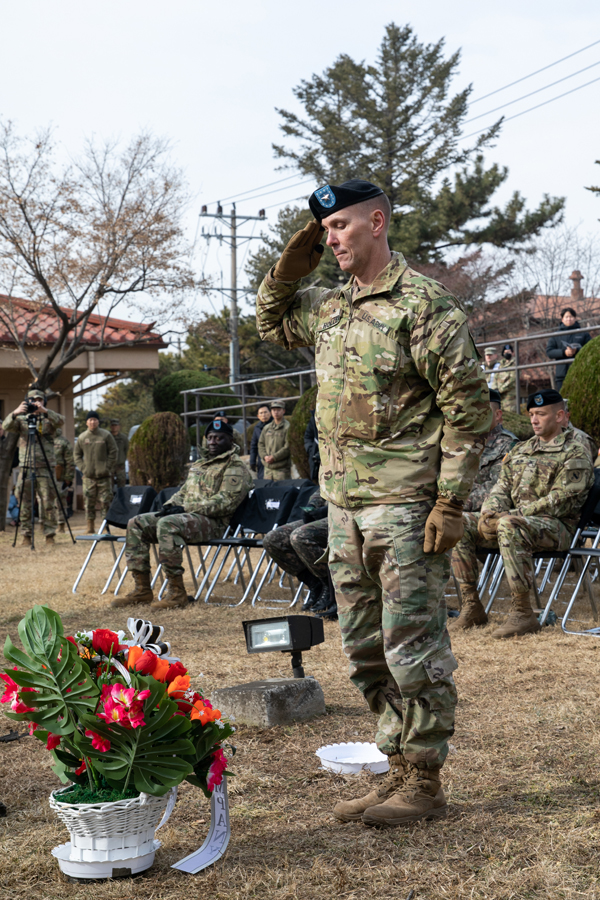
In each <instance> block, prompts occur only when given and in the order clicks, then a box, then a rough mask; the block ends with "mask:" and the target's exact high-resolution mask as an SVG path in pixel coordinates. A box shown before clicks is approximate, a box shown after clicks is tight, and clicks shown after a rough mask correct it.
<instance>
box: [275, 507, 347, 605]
mask: <svg viewBox="0 0 600 900" xmlns="http://www.w3.org/2000/svg"><path fill="white" fill-rule="evenodd" d="M327 536H328V528H327V503H326V502H325V500H322V499H321V495H320V493H319V491H318V490H315V492H314V493H313V494H311V496H310V499H309V501H308V506H307V507H306V510H305V513H304V518H303V519H298V520H297V521H295V522H289V523H288V524H287V525H281V526H280V527H279V528H276V529H275V530H274V531H270V532H269V533H268V534H265V536H264V537H263V547H264V548H265V550H266V551H267V553H268V554H269V556H270V557H271V559H272V560H274V561H275V562H276V563H277V565H278V566H279V568H280V569H283V571H284V572H287V573H288V574H289V575H293V576H294V577H295V578H297V579H298V580H299V581H301V582H302V583H303V584H305V585H306V586H307V588H309V590H310V593H309V595H308V597H307V599H306V600H305V602H304V604H303V606H302V609H303V610H308V609H311V610H313V612H322V613H323V614H324V615H325V614H326V616H327V618H330V617H331V618H333V617H334V616H336V615H337V607H336V608H335V609H333V605H334V604H335V597H331V596H330V590H329V577H328V575H329V570H328V564H327V557H325V559H324V560H321V557H323V556H324V554H325V551H326V549H327Z"/></svg>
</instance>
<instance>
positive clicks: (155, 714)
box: [0, 606, 235, 802]
mask: <svg viewBox="0 0 600 900" xmlns="http://www.w3.org/2000/svg"><path fill="white" fill-rule="evenodd" d="M130 621H133V620H130ZM146 624H147V625H150V624H151V623H146ZM18 631H19V636H20V638H21V641H22V643H23V647H24V648H25V652H23V651H21V650H19V649H18V648H17V647H15V646H14V644H13V643H12V641H11V639H10V637H7V638H6V642H5V645H4V655H5V657H6V659H7V660H8V661H9V662H10V663H13V664H14V669H8V670H7V671H6V674H1V673H0V678H1V679H2V680H3V681H4V684H5V689H4V695H3V696H2V697H1V698H0V702H1V703H3V704H7V705H9V706H10V710H11V711H10V712H8V711H7V712H6V715H7V716H8V717H9V718H11V719H15V720H16V721H22V720H27V721H29V723H30V726H29V727H30V733H32V734H34V735H35V737H36V738H38V739H39V740H41V741H43V742H44V743H45V744H46V748H47V749H48V750H49V751H50V752H51V753H52V756H53V757H54V762H55V765H54V766H53V771H54V772H55V773H56V774H57V775H58V777H59V778H60V780H61V781H62V782H63V783H65V784H66V783H68V782H74V783H75V784H76V785H79V786H80V787H81V788H82V789H83V788H88V791H86V795H87V796H89V797H90V799H86V801H85V802H94V800H93V799H91V798H92V797H98V799H105V798H106V799H108V797H107V794H110V795H111V796H110V799H111V800H112V799H117V796H120V797H126V796H132V795H136V794H138V793H142V792H144V793H147V794H152V795H154V796H162V795H163V794H165V793H166V792H167V791H168V790H169V789H170V788H172V787H174V786H175V785H178V784H180V783H181V782H182V781H184V780H186V781H189V782H190V783H191V784H194V785H196V786H198V787H199V788H201V789H202V791H203V792H204V794H205V795H206V796H207V797H210V796H211V794H212V791H213V789H214V787H215V786H216V785H218V784H221V782H222V780H223V775H224V774H226V775H228V774H231V773H230V772H227V759H226V757H225V753H224V750H223V747H224V744H225V741H226V740H227V738H228V737H230V735H231V734H232V733H233V731H234V729H233V727H232V726H231V725H230V724H229V723H228V722H227V721H222V720H221V713H220V711H219V710H218V709H213V708H212V706H211V704H210V702H209V701H208V700H206V699H205V698H203V697H202V696H201V694H199V693H198V692H197V691H194V690H193V689H192V688H191V686H190V676H189V675H188V673H187V669H186V668H185V667H184V666H183V664H182V663H181V662H179V661H177V662H169V661H168V660H167V659H164V658H163V657H162V656H161V655H159V654H160V649H159V647H156V645H152V646H155V648H156V649H158V650H159V653H156V652H154V651H153V650H151V649H147V648H144V647H140V646H135V645H134V646H127V645H125V644H123V643H122V640H123V637H124V632H119V633H118V634H117V633H115V632H113V631H109V630H108V629H104V628H99V629H97V630H96V631H93V632H79V633H77V634H76V635H75V636H74V637H65V635H64V631H63V625H62V622H61V619H60V616H59V615H58V614H57V613H56V612H54V610H51V609H49V608H48V607H46V606H34V607H33V608H32V609H30V610H29V612H28V613H27V614H26V616H25V618H24V619H22V620H21V622H20V623H19V626H18ZM130 643H131V642H130ZM162 646H163V647H164V646H165V645H162ZM231 749H232V750H233V748H231ZM233 752H235V751H234V750H233ZM79 794H81V791H80V792H79ZM63 798H64V799H65V800H67V795H63ZM73 802H82V801H81V800H80V799H75V798H74V799H73Z"/></svg>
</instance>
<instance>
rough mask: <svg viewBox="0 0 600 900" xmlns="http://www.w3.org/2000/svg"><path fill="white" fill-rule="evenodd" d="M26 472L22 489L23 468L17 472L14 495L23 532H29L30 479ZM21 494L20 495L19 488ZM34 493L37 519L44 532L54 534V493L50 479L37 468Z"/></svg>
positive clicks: (55, 501)
mask: <svg viewBox="0 0 600 900" xmlns="http://www.w3.org/2000/svg"><path fill="white" fill-rule="evenodd" d="M29 474H31V473H30V472H28V474H27V477H26V478H25V488H24V489H23V470H22V469H21V471H20V472H19V480H18V482H17V489H16V496H17V499H18V500H19V501H20V504H21V506H20V511H19V521H20V525H21V530H22V531H23V534H29V535H30V534H31V481H30V480H29ZM22 489H23V496H22V497H21V490H22ZM35 495H36V497H37V501H38V513H39V520H40V522H41V523H42V525H43V527H44V534H56V503H57V500H56V494H55V492H54V487H53V485H52V480H51V479H50V478H49V477H48V475H47V474H42V473H41V472H40V471H39V470H38V469H36V473H35Z"/></svg>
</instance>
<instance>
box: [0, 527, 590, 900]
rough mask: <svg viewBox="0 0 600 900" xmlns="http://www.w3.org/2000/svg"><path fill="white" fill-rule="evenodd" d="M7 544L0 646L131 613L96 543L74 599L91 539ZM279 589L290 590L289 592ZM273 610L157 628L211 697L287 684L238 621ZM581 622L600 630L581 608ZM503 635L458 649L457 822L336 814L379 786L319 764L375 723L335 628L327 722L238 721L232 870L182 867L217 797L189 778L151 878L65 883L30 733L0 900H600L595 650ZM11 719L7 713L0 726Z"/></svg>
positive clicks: (323, 673)
mask: <svg viewBox="0 0 600 900" xmlns="http://www.w3.org/2000/svg"><path fill="white" fill-rule="evenodd" d="M78 524H79V528H80V527H81V526H80V523H79V522H78ZM79 528H78V530H79ZM11 538H12V529H11V532H10V533H8V534H6V535H3V534H0V579H1V582H0V583H1V585H2V600H3V602H2V606H1V608H0V631H1V632H2V636H1V639H2V641H3V640H4V635H5V634H6V633H10V634H11V636H12V637H13V639H15V638H16V634H17V622H18V621H19V619H20V618H21V617H22V616H23V614H24V613H25V612H26V610H27V609H28V608H29V607H30V606H32V605H33V604H34V603H46V604H48V605H49V606H51V607H52V608H53V609H56V610H57V611H59V612H60V613H61V615H62V616H63V620H64V623H65V628H66V629H67V630H68V631H69V632H72V631H75V630H77V629H83V628H85V629H90V628H94V627H98V626H105V627H109V628H114V629H117V628H120V627H125V620H126V618H127V615H128V611H127V610H123V611H115V610H110V609H109V607H108V600H107V598H106V597H105V598H102V597H100V595H99V586H101V584H102V583H103V576H104V575H105V574H106V571H107V566H108V560H109V556H110V552H109V550H108V548H106V547H104V548H100V549H99V550H98V552H97V554H96V558H95V561H94V564H93V566H92V567H91V568H90V570H89V571H88V573H86V576H85V577H84V581H83V584H82V586H81V588H80V590H79V592H78V593H77V594H76V595H73V594H72V593H71V585H72V583H73V581H74V578H75V575H76V572H77V570H78V568H79V566H80V564H81V561H82V559H83V556H84V554H85V552H86V548H84V546H82V545H81V544H78V545H77V546H75V547H73V546H71V545H70V544H69V542H68V538H67V537H66V536H60V537H59V545H58V546H57V547H56V548H54V549H51V550H46V549H45V548H43V549H41V550H38V551H36V553H35V554H33V553H31V552H30V551H28V550H26V549H21V548H16V549H14V550H13V549H12V548H11V546H10V539H11ZM271 592H272V596H285V594H284V593H283V592H282V591H281V589H279V588H278V587H272V588H271ZM221 594H222V596H223V599H224V601H226V602H231V601H230V600H227V599H226V598H227V596H230V597H232V598H234V597H235V596H238V597H239V596H240V594H239V589H238V588H236V587H234V586H230V585H226V586H224V587H223V588H221ZM503 605H504V603H503V602H500V603H498V604H497V608H498V610H501V609H502V608H503ZM281 609H284V607H281ZM559 611H560V608H559ZM276 614H277V613H276V612H269V611H267V612H266V613H265V612H264V611H261V610H255V611H252V610H250V609H249V608H245V607H242V608H241V609H239V610H235V609H228V608H224V607H215V606H213V607H209V606H205V605H204V604H196V605H194V606H191V607H189V608H188V609H187V610H185V611H184V612H180V611H174V612H171V613H167V614H165V615H164V617H163V620H162V622H161V624H164V625H165V626H166V635H167V637H168V638H169V639H170V640H171V641H172V643H173V647H174V649H175V650H176V652H177V654H178V655H180V656H181V657H182V658H183V660H184V661H185V663H186V664H187V665H188V666H189V668H190V673H191V674H192V676H193V684H194V685H195V686H197V687H198V688H200V689H201V690H202V691H203V692H204V693H207V694H209V693H210V691H211V689H212V688H214V687H216V686H218V685H232V684H236V683H239V682H245V681H250V680H252V679H255V678H257V677H272V676H278V675H283V676H287V675H289V667H290V665H289V657H286V656H284V655H280V654H261V655H256V656H248V655H247V653H246V651H245V645H244V639H243V633H242V628H241V622H242V619H244V618H249V617H260V616H263V615H276ZM578 615H579V617H580V618H581V619H582V620H584V619H585V620H587V618H588V616H589V610H588V607H587V603H586V602H585V601H583V602H582V603H581V605H580V607H579V610H578ZM497 620H498V619H497V618H496V621H497ZM490 630H491V629H489V628H488V629H484V630H479V631H478V632H477V633H475V634H468V635H464V636H462V635H461V636H459V637H457V638H456V639H455V641H454V650H455V653H456V656H457V658H458V659H459V662H460V668H459V670H458V672H457V679H456V680H457V684H458V690H459V695H460V702H459V706H458V711H457V727H456V735H455V737H454V739H453V749H452V751H451V754H450V756H449V759H448V762H447V765H446V766H445V768H444V777H445V789H446V791H447V793H448V795H449V800H450V804H451V812H450V815H449V816H448V818H447V819H446V820H444V821H443V822H441V823H440V822H436V823H429V824H423V825H417V826H414V827H412V828H408V829H403V830H400V829H390V830H387V831H375V830H371V829H368V828H365V827H364V826H362V825H360V824H351V825H342V824H340V823H338V822H337V821H336V820H335V819H334V818H333V816H332V814H331V808H332V806H333V804H334V803H335V802H336V800H337V799H339V798H347V797H351V796H354V795H356V794H357V793H358V792H360V793H363V792H366V790H368V789H370V786H371V784H374V783H375V782H376V780H377V779H376V777H375V776H361V777H360V778H357V779H352V778H344V777H340V776H335V775H332V774H330V773H327V772H323V771H319V764H318V760H317V758H316V757H315V750H316V749H317V748H318V747H320V746H321V745H323V744H327V743H334V742H337V741H346V740H350V741H352V740H358V741H369V740H372V736H373V717H372V715H371V714H370V713H369V711H368V710H367V708H366V706H365V704H364V702H363V700H362V698H361V697H360V695H359V694H358V693H357V692H356V691H355V689H354V688H353V687H352V686H351V685H350V683H349V682H348V680H347V676H346V664H345V661H344V658H343V655H342V652H341V650H340V640H339V630H338V626H337V623H327V624H326V625H325V632H326V641H325V643H324V644H323V645H321V646H320V647H318V648H315V649H313V650H312V651H311V652H310V653H309V654H306V657H305V666H306V670H307V673H309V674H312V675H315V676H316V677H317V678H318V679H319V681H320V683H321V685H322V687H323V690H324V692H325V698H326V702H327V714H326V715H325V716H323V717H320V718H318V719H315V720H313V721H312V722H310V723H308V724H304V725H300V724H299V725H296V726H292V727H286V728H275V729H271V730H268V731H260V730H259V729H255V728H247V727H243V726H240V727H239V728H238V731H237V734H236V736H235V742H236V744H237V747H238V754H237V756H236V757H235V763H234V767H233V768H234V770H235V772H236V773H237V778H234V779H231V781H230V788H231V790H230V794H231V815H232V837H231V843H230V845H229V849H228V851H227V854H226V856H225V858H224V859H223V860H222V861H221V862H220V863H218V864H217V865H216V866H215V867H213V868H212V869H209V870H207V871H205V872H202V873H201V874H199V875H197V876H188V875H183V874H180V873H178V872H176V871H175V870H173V869H170V868H169V866H170V865H171V864H172V863H174V862H176V861H177V860H178V859H180V858H181V857H183V856H185V855H186V854H188V853H190V852H191V851H192V850H194V849H196V848H197V847H198V846H199V845H200V844H201V843H202V841H203V840H204V837H205V835H206V830H207V822H208V803H207V801H205V800H204V799H203V797H202V796H201V795H200V792H199V791H197V790H196V789H194V788H192V787H190V786H189V785H183V786H182V788H181V789H180V799H179V800H178V803H177V805H176V807H175V812H174V813H173V816H172V818H171V820H170V822H169V823H168V825H167V826H166V827H165V828H164V829H163V830H162V832H161V834H160V837H161V840H162V842H163V846H162V849H161V850H160V851H159V852H158V854H157V859H156V862H155V865H154V867H153V868H152V869H151V870H150V871H149V873H148V874H146V875H144V876H141V877H139V878H137V879H135V880H130V879H125V880H121V881H114V882H104V883H98V884H95V885H80V884H72V883H69V882H68V881H67V880H66V879H65V878H64V877H63V876H62V875H61V874H60V872H59V870H58V866H57V863H56V861H55V860H54V858H53V857H52V856H51V855H50V850H51V849H52V847H53V846H55V845H56V844H57V843H62V842H63V841H65V840H66V839H67V834H66V832H65V830H64V829H63V826H62V825H61V824H60V823H59V822H58V820H56V819H55V818H54V817H53V816H52V815H51V814H50V811H49V808H48V802H47V798H48V794H49V792H50V791H51V790H52V789H53V788H55V787H57V786H58V784H57V780H56V778H55V776H54V775H53V773H52V772H51V771H50V758H49V754H48V753H47V752H46V750H45V749H44V747H43V746H42V745H41V744H40V743H39V742H38V741H36V740H35V739H33V738H30V737H24V738H23V739H22V740H20V741H19V742H13V743H9V744H5V743H0V798H1V799H2V800H3V801H4V803H5V804H6V805H7V807H8V817H7V818H6V819H0V832H1V840H2V845H1V855H0V897H2V898H7V900H13V898H27V900H31V898H33V900H46V898H48V900H50V898H52V900H55V898H56V900H58V898H60V900H74V898H89V897H94V900H109V898H111V900H112V898H114V900H126V898H130V897H132V896H134V895H136V896H141V897H144V898H147V900H181V898H182V897H184V898H203V900H204V898H208V900H213V898H214V900H217V898H218V900H221V898H222V900H246V898H261V900H292V898H293V900H296V898H298V900H313V898H314V900H321V898H329V897H332V898H352V900H367V898H368V900H371V898H373V897H385V898H386V900H405V898H407V897H408V895H409V893H410V891H411V890H414V898H415V900H425V898H427V900H442V898H448V900H454V898H492V900H504V898H506V900H508V898H518V900H525V898H544V900H548V898H549V900H559V898H569V900H571V898H587V900H592V898H600V881H599V869H600V851H599V847H598V843H599V839H600V802H599V793H600V778H599V776H598V770H597V764H596V757H597V754H598V750H599V743H600V739H599V729H598V700H597V694H598V682H597V671H598V657H599V655H600V651H599V650H598V649H597V648H598V641H597V639H595V638H583V637H568V636H566V635H564V634H562V632H561V631H560V630H559V629H558V628H557V627H554V628H547V629H544V631H543V633H542V634H541V635H537V636H533V637H531V636H530V637H524V638H521V639H517V640H512V641H508V642H502V643H499V642H496V641H493V640H492V639H491V637H490ZM12 726H13V723H9V721H8V720H6V719H2V720H0V733H6V732H7V731H8V730H9V728H10V727H12ZM21 730H23V729H22V728H21Z"/></svg>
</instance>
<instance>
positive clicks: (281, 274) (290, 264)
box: [273, 220, 325, 281]
mask: <svg viewBox="0 0 600 900" xmlns="http://www.w3.org/2000/svg"><path fill="white" fill-rule="evenodd" d="M324 231H325V229H324V228H323V226H322V225H320V224H319V222H315V221H314V220H313V221H312V222H309V223H308V225H306V226H305V227H304V228H303V229H302V231H297V232H296V234H295V235H294V237H293V238H292V239H291V240H290V242H289V243H288V245H287V247H286V248H285V250H284V251H283V253H282V254H281V258H280V259H279V262H278V263H277V265H276V266H275V269H274V271H273V276H274V278H275V280H276V281H298V279H299V278H305V277H306V275H310V273H311V272H313V271H314V270H315V269H316V268H317V266H318V265H319V263H320V261H321V254H322V253H323V250H324V249H325V248H324V247H323V245H322V244H320V243H319V241H320V240H321V236H322V235H323V232H324Z"/></svg>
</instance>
